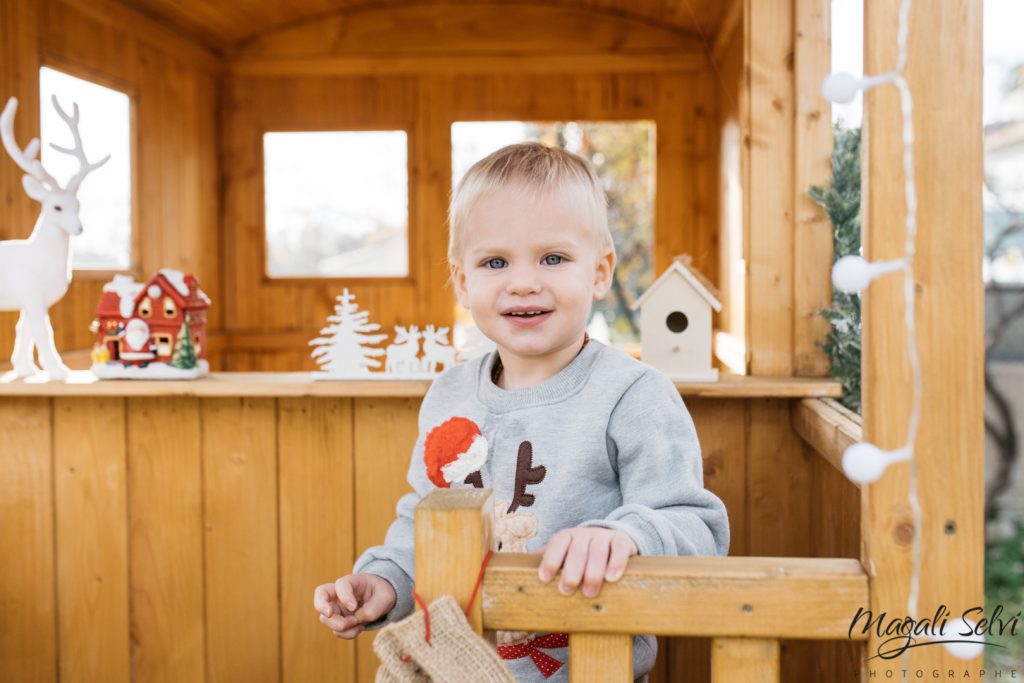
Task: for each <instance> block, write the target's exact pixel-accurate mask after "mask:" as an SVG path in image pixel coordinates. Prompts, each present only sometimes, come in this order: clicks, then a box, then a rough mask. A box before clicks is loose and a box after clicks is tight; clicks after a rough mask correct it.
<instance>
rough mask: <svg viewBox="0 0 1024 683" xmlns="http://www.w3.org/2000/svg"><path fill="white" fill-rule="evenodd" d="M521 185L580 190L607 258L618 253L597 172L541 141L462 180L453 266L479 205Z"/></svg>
mask: <svg viewBox="0 0 1024 683" xmlns="http://www.w3.org/2000/svg"><path fill="white" fill-rule="evenodd" d="M516 182H518V183H520V184H522V185H523V187H524V188H525V189H527V190H532V191H535V192H538V193H540V192H548V191H551V190H553V189H562V188H563V187H565V186H566V185H568V186H570V187H574V188H575V189H576V190H577V191H578V195H579V198H580V199H581V200H582V202H581V203H582V208H583V211H584V212H585V213H587V214H589V216H588V220H587V224H588V226H589V227H590V228H592V229H593V230H594V234H595V237H597V239H598V244H599V247H600V249H601V253H604V252H605V251H608V250H611V251H612V253H614V252H615V243H614V242H613V241H612V234H611V231H610V230H609V229H608V199H607V197H606V195H605V192H604V187H602V185H601V179H600V178H598V176H597V171H595V170H594V167H593V166H592V165H591V164H590V162H589V161H587V160H586V159H584V158H583V157H581V156H579V155H577V154H573V153H572V152H567V151H566V150H564V149H558V148H556V147H548V146H546V145H542V144H540V143H539V142H524V143H520V144H515V145H508V146H506V147H502V148H501V149H499V150H498V151H497V152H493V153H491V154H489V155H487V156H486V157H484V158H483V159H481V160H480V161H478V162H476V163H475V164H473V165H472V166H471V167H470V169H469V170H468V171H467V172H466V175H464V176H463V177H462V180H460V181H459V184H458V185H457V186H456V188H455V190H454V191H453V192H452V200H451V203H450V204H449V205H448V262H449V263H450V264H455V263H456V262H457V261H458V260H459V259H460V258H461V257H462V242H463V236H464V235H465V232H466V222H467V218H468V216H469V214H470V211H472V209H473V206H474V205H475V204H476V202H477V200H478V199H479V198H480V197H481V196H483V195H485V194H487V193H488V192H491V191H493V190H495V189H497V188H499V187H503V186H505V185H508V184H510V183H516Z"/></svg>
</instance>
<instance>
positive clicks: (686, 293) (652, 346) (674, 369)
mask: <svg viewBox="0 0 1024 683" xmlns="http://www.w3.org/2000/svg"><path fill="white" fill-rule="evenodd" d="M637 309H640V341H641V347H642V348H641V358H642V359H643V361H644V362H645V363H647V364H648V365H651V366H653V367H655V368H657V369H659V370H661V371H662V372H664V373H665V374H666V375H668V376H669V377H671V378H672V379H673V380H675V381H677V382H717V381H718V370H717V369H716V368H713V367H711V310H712V309H714V310H715V311H721V310H722V304H721V302H720V301H719V300H718V290H717V289H715V287H714V286H713V285H712V284H711V283H710V282H709V281H708V280H707V278H705V277H704V276H703V275H701V274H700V273H699V272H698V271H697V270H696V269H695V268H694V267H693V266H692V265H691V264H690V257H689V256H677V257H676V258H675V259H673V261H672V265H670V266H669V267H668V268H667V269H666V270H665V272H664V273H662V274H661V277H659V278H658V279H657V280H655V281H654V284H652V285H651V286H650V287H648V288H647V291H645V292H644V293H643V295H642V296H641V297H640V298H639V299H637V300H636V303H634V304H633V310H634V311H635V310H637Z"/></svg>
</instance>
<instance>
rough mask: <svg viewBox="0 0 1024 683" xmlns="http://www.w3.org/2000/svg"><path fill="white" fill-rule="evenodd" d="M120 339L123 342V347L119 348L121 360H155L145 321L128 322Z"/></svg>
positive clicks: (135, 319)
mask: <svg viewBox="0 0 1024 683" xmlns="http://www.w3.org/2000/svg"><path fill="white" fill-rule="evenodd" d="M121 338H122V339H123V340H124V346H122V347H121V353H120V357H121V359H122V360H136V361H150V360H153V359H154V358H156V354H155V353H154V350H155V346H154V345H153V343H152V338H151V337H150V334H149V325H147V324H146V321H145V320H143V319H141V318H132V319H131V320H129V321H128V324H127V325H125V327H124V333H123V334H122V336H121ZM143 366H145V363H143Z"/></svg>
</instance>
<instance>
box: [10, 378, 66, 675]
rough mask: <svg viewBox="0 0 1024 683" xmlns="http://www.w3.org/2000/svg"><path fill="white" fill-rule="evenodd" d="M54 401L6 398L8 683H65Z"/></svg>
mask: <svg viewBox="0 0 1024 683" xmlns="http://www.w3.org/2000/svg"><path fill="white" fill-rule="evenodd" d="M52 424H53V416H52V406H51V401H50V399H46V398H39V399H32V400H24V399H16V398H0V435H3V457H2V458H0V527H2V528H3V533H2V534H0V552H2V553H3V557H4V562H3V563H2V564H0V609H2V613H3V618H2V619H0V680H4V681H32V682H33V683H34V682H36V681H39V682H41V683H42V682H47V681H53V682H55V681H57V623H58V615H57V604H56V598H57V596H56V590H55V588H56V585H55V580H56V577H55V569H54V553H55V547H54V534H55V532H54V523H55V520H54V512H53V506H54V501H53V442H52V432H51V429H52Z"/></svg>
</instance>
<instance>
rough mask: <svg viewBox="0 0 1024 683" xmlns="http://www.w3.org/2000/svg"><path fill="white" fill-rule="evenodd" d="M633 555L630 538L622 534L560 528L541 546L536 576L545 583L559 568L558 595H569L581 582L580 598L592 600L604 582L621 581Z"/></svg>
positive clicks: (581, 528)
mask: <svg viewBox="0 0 1024 683" xmlns="http://www.w3.org/2000/svg"><path fill="white" fill-rule="evenodd" d="M636 554H637V549H636V544H635V543H634V542H633V539H632V538H630V537H629V534H626V533H624V532H622V531H616V530H614V529H605V528H603V527H574V528H572V529H562V530H561V531H559V532H558V533H556V534H555V535H554V536H552V537H551V539H550V540H548V543H547V545H546V546H545V547H544V557H543V558H542V559H541V561H540V569H539V570H538V575H539V577H540V580H541V581H543V582H544V583H547V582H548V581H550V580H551V579H552V578H554V576H555V574H556V573H558V569H559V568H562V580H561V581H559V583H558V592H559V593H561V594H562V595H572V594H573V593H574V592H576V588H577V586H579V585H580V580H581V579H582V581H583V595H584V596H586V597H588V598H593V597H596V596H597V594H598V593H600V592H601V585H602V584H603V583H604V582H605V581H612V582H615V581H618V580H619V579H620V578H622V573H623V572H624V571H625V570H626V563H627V562H628V561H629V558H630V557H632V556H633V555H636ZM563 562H564V565H563Z"/></svg>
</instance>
